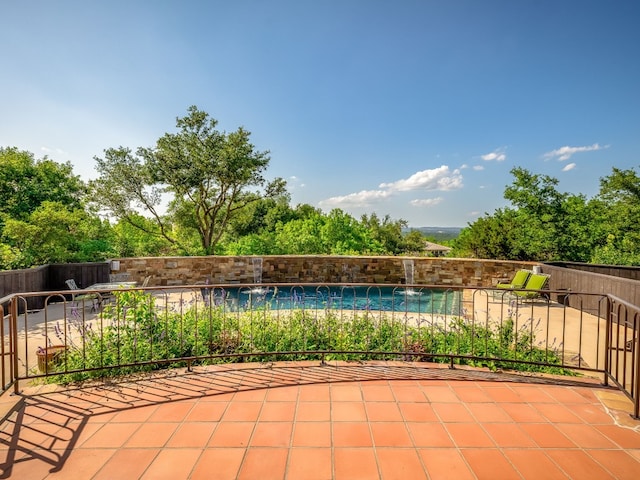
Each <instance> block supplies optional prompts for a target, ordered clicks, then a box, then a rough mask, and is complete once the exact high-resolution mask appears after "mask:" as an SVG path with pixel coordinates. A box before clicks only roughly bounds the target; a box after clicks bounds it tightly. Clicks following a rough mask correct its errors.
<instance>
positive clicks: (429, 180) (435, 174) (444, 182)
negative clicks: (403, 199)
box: [380, 165, 462, 192]
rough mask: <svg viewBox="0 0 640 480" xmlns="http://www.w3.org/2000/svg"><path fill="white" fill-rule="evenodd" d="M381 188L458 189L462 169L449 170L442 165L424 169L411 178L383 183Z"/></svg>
mask: <svg viewBox="0 0 640 480" xmlns="http://www.w3.org/2000/svg"><path fill="white" fill-rule="evenodd" d="M380 188H382V189H385V190H387V191H389V192H408V191H411V190H443V191H446V190H456V189H458V188H462V175H461V174H460V170H458V169H456V170H454V171H453V172H450V171H449V167H448V166H446V165H442V166H441V167H438V168H433V169H431V170H422V171H420V172H416V173H414V174H413V175H411V176H410V177H409V178H405V179H401V180H396V181H395V182H391V183H381V184H380Z"/></svg>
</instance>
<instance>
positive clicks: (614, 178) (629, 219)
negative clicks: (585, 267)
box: [592, 168, 640, 265]
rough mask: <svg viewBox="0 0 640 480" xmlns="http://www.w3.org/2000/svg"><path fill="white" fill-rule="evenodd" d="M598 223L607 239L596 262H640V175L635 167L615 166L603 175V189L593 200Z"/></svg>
mask: <svg viewBox="0 0 640 480" xmlns="http://www.w3.org/2000/svg"><path fill="white" fill-rule="evenodd" d="M594 203H595V204H596V205H597V211H598V212H599V221H598V224H599V225H600V227H601V228H602V229H603V230H604V232H605V237H606V241H605V242H604V243H603V245H600V246H599V247H598V248H597V249H596V251H595V253H594V255H593V258H592V261H593V262H595V263H608V264H624V265H638V264H640V230H639V229H638V225H639V224H640V176H638V173H637V172H636V171H635V170H634V169H628V170H621V169H618V168H613V170H612V173H611V175H609V176H607V177H604V178H601V179H600V192H599V194H598V197H596V199H595V200H594Z"/></svg>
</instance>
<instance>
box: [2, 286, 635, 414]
mask: <svg viewBox="0 0 640 480" xmlns="http://www.w3.org/2000/svg"><path fill="white" fill-rule="evenodd" d="M68 293H69V291H68V290H61V291H57V292H55V291H52V292H41V293H28V294H16V295H11V296H9V297H6V298H4V299H2V300H0V309H1V310H0V313H2V314H3V318H4V322H3V326H2V332H1V333H2V336H3V345H2V362H3V363H2V372H3V377H2V385H3V389H7V388H10V387H11V386H13V388H15V389H16V390H17V389H19V382H22V381H30V380H35V379H43V380H47V379H50V380H55V381H74V380H80V379H84V378H88V377H91V376H97V375H108V374H113V375H116V374H122V373H128V372H134V371H145V370H153V369H157V368H162V367H166V366H168V365H186V366H187V367H188V368H192V367H193V366H194V365H198V364H207V363H216V362H243V361H253V360H259V359H263V360H264V359H266V360H279V359H318V360H319V361H322V362H324V361H330V360H332V359H354V360H366V359H370V358H371V359H373V358H377V359H379V358H383V359H394V360H397V359H401V360H406V361H431V362H447V363H449V364H450V366H451V367H455V365H456V364H469V365H474V366H478V367H486V368H490V369H515V370H524V371H536V372H548V373H557V374H574V373H575V372H581V373H582V374H586V375H597V376H599V377H600V378H601V379H602V381H603V382H604V383H608V382H610V381H611V382H613V383H614V384H615V385H616V386H617V387H618V388H620V389H621V390H622V391H624V392H625V393H626V394H627V396H628V397H629V398H630V399H631V400H632V401H633V402H634V407H635V410H634V412H635V413H634V414H635V416H636V417H637V416H638V413H639V412H638V408H639V400H638V399H639V396H640V392H639V386H638V384H639V382H638V372H639V371H640V363H639V362H640V349H639V347H638V330H639V324H638V318H639V317H640V313H639V310H638V309H637V307H635V306H633V305H631V304H629V303H627V302H624V301H623V300H620V299H617V298H616V297H613V296H603V295H600V294H595V295H594V294H588V293H579V292H573V291H572V292H569V293H567V292H558V291H545V292H538V293H540V295H538V296H535V295H534V296H533V297H532V298H524V297H523V296H519V295H517V294H514V292H505V291H504V290H501V291H497V290H494V289H490V288H477V289H464V288H450V287H443V286H442V285H432V286H411V285H385V286H381V285H353V284H348V285H344V284H343V285H338V284H331V285H293V284H256V285H234V286H229V285H191V286H187V287H163V288H159V287H149V288H126V289H125V288H123V289H117V290H115V291H104V290H100V291H95V292H89V293H97V294H98V296H96V297H95V298H91V297H85V298H83V299H82V300H81V301H71V300H69V298H68V297H67V294H68ZM74 293H85V294H86V293H88V292H86V291H82V292H80V291H79V292H74ZM530 293H531V292H528V294H530ZM561 293H562V295H563V297H562V300H563V301H562V302H561V303H558V302H557V301H554V300H553V299H554V298H556V299H557V296H558V295H560V294H561ZM527 296H530V295H527ZM34 297H39V298H40V301H41V302H42V304H43V308H42V309H41V310H40V311H38V312H33V311H30V310H26V309H24V308H23V309H21V308H20V305H25V304H27V303H28V302H29V299H32V298H34ZM76 298H77V297H76ZM587 304H588V305H590V307H589V308H588V309H585V308H582V306H583V305H587ZM569 305H571V306H569ZM593 305H596V308H593ZM20 312H21V313H20Z"/></svg>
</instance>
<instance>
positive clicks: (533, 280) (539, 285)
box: [513, 273, 549, 300]
mask: <svg viewBox="0 0 640 480" xmlns="http://www.w3.org/2000/svg"><path fill="white" fill-rule="evenodd" d="M548 281H549V275H547V274H546V273H532V274H531V275H529V279H528V280H527V283H526V284H525V286H524V287H523V289H522V290H514V291H513V294H514V295H517V296H518V298H519V299H523V300H531V299H534V298H538V297H540V296H542V294H541V293H540V290H543V289H544V288H545V287H546V286H547V282H548Z"/></svg>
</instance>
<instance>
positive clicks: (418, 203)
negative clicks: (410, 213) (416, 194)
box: [409, 197, 443, 207]
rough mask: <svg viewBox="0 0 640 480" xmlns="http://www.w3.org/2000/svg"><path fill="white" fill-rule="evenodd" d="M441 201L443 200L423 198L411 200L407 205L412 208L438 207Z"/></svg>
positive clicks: (440, 198) (439, 198)
mask: <svg viewBox="0 0 640 480" xmlns="http://www.w3.org/2000/svg"><path fill="white" fill-rule="evenodd" d="M442 200H443V198H442V197H436V198H423V199H416V200H411V201H410V202H409V203H410V204H411V205H413V206H414V207H432V206H434V205H438V204H439V203H442Z"/></svg>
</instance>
